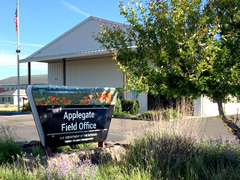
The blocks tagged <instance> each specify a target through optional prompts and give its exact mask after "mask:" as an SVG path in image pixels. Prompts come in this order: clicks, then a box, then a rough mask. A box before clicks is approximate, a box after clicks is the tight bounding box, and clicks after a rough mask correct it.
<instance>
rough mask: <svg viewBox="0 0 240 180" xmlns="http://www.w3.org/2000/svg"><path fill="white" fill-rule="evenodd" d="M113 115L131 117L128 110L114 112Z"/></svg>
mask: <svg viewBox="0 0 240 180" xmlns="http://www.w3.org/2000/svg"><path fill="white" fill-rule="evenodd" d="M113 117H131V114H129V113H128V112H121V111H120V112H113Z"/></svg>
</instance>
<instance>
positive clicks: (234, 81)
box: [97, 0, 240, 115]
mask: <svg viewBox="0 0 240 180" xmlns="http://www.w3.org/2000/svg"><path fill="white" fill-rule="evenodd" d="M119 8H120V13H121V15H123V16H124V17H125V19H126V20H127V25H125V26H117V25H113V26H111V27H109V26H102V27H103V29H102V31H101V32H100V33H99V35H98V37H97V40H98V41H99V42H100V43H101V44H102V45H103V47H105V48H107V49H108V50H110V51H112V52H113V53H114V58H115V60H116V61H117V62H118V64H119V65H120V67H121V69H122V70H123V71H124V72H125V73H126V75H127V85H128V88H129V89H130V90H134V91H138V92H143V91H148V90H149V89H151V91H152V92H155V93H161V94H163V95H167V96H168V97H175V98H177V97H180V96H186V95H188V96H190V97H192V98H197V97H199V96H200V95H206V96H208V97H210V98H211V99H215V100H217V102H218V104H219V105H220V106H221V104H222V101H229V100H230V99H229V97H230V96H229V95H231V96H232V97H236V96H238V95H239V94H240V70H239V69H240V59H239V58H240V46H239V45H240V38H239V37H240V1H238V0H211V1H210V0H209V1H207V2H206V1H204V2H203V1H201V0H150V1H147V2H145V1H144V3H143V2H142V1H141V0H137V1H131V2H129V3H128V5H127V6H125V4H124V3H123V2H120V4H119ZM220 108H221V107H220ZM222 113H223V111H221V112H220V114H222ZM223 115H224V114H223Z"/></svg>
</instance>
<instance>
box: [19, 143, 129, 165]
mask: <svg viewBox="0 0 240 180" xmlns="http://www.w3.org/2000/svg"><path fill="white" fill-rule="evenodd" d="M19 144H21V145H22V147H23V151H24V152H25V153H26V154H27V155H26V156H25V157H24V158H20V159H19V160H20V161H19V160H18V162H19V164H20V165H23V164H30V166H31V163H32V162H34V163H36V162H35V160H36V157H33V156H31V155H30V154H31V148H32V147H34V146H41V143H40V142H39V141H31V142H19ZM128 146H129V144H127V143H114V142H105V143H104V147H94V148H88V149H73V150H70V151H68V152H63V153H53V156H51V157H49V159H50V160H58V159H59V158H61V157H64V158H78V159H80V160H85V159H89V160H91V162H92V163H93V164H100V163H106V162H108V161H114V162H120V161H121V160H122V157H123V156H124V155H125V153H126V148H127V147H128ZM40 157H41V158H40V159H45V160H40V161H41V162H42V163H43V164H46V156H40Z"/></svg>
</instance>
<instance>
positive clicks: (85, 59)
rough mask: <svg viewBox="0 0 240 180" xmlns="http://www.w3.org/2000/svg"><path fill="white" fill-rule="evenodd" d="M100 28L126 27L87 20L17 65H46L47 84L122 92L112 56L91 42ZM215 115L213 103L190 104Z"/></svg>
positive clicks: (144, 105) (142, 98) (120, 74)
mask: <svg viewBox="0 0 240 180" xmlns="http://www.w3.org/2000/svg"><path fill="white" fill-rule="evenodd" d="M101 24H104V25H106V26H113V25H114V26H118V27H120V28H123V29H124V28H125V27H126V25H125V24H121V23H118V22H114V21H109V20H106V19H101V18H97V17H89V18H87V19H86V20H84V21H83V22H81V23H80V24H78V25H76V26H75V27H73V28H72V29H70V30H69V31H67V32H66V33H64V34H63V35H61V36H60V37H58V38H57V39H55V40H53V41H52V42H50V43H49V44H47V45H46V46H44V47H43V48H41V49H39V50H38V51H36V52H35V53H33V54H32V55H30V56H29V57H27V58H26V59H22V60H21V61H20V62H21V63H26V62H28V63H30V62H43V63H48V84H52V85H67V86H88V87H108V86H109V87H116V88H123V86H124V74H123V72H122V71H121V70H119V67H118V65H117V64H116V62H115V61H114V60H113V59H112V53H110V52H109V51H106V50H105V49H104V48H102V47H101V44H99V43H98V42H97V41H95V38H94V37H95V36H96V35H97V34H98V32H99V30H100V28H101V26H100V25H101ZM127 98H129V99H133V95H132V93H131V92H128V93H127ZM138 100H139V102H140V105H141V108H140V112H145V111H147V110H148V95H147V94H145V93H142V94H140V95H139V96H138ZM239 106H240V104H239V103H235V104H232V105H231V106H230V109H231V111H229V110H228V109H229V108H228V109H226V114H234V113H236V112H237V109H238V108H239ZM225 107H227V105H226V106H225ZM217 113H218V112H217V111H216V103H213V102H209V101H208V100H207V99H204V98H203V97H201V98H199V99H198V100H197V101H195V103H194V115H196V116H211V115H213V116H215V115H217Z"/></svg>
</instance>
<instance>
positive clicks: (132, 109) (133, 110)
mask: <svg viewBox="0 0 240 180" xmlns="http://www.w3.org/2000/svg"><path fill="white" fill-rule="evenodd" d="M121 104H122V111H123V112H128V113H130V114H133V115H135V114H137V113H138V112H139V109H140V104H139V101H137V100H130V99H122V100H121Z"/></svg>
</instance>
